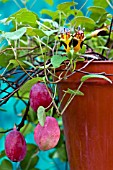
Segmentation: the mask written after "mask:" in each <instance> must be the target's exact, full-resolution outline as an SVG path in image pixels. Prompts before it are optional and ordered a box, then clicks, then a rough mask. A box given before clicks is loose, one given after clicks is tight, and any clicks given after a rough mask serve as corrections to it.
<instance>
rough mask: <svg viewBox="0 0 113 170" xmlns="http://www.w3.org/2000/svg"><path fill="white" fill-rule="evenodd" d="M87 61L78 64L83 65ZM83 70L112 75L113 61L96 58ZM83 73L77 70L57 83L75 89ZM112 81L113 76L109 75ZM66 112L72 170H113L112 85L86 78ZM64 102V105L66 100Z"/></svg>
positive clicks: (64, 118) (60, 88)
mask: <svg viewBox="0 0 113 170" xmlns="http://www.w3.org/2000/svg"><path fill="white" fill-rule="evenodd" d="M84 64H86V63H82V62H81V63H78V65H77V68H81V67H82V66H83V65H84ZM83 70H84V71H88V72H90V73H100V72H105V73H107V74H113V62H110V61H98V62H97V61H95V62H92V63H90V64H89V65H88V66H87V67H86V68H85V69H83ZM83 75H84V74H82V73H78V72H77V73H75V74H74V75H72V76H71V77H69V78H68V79H66V80H63V81H61V82H60V83H59V84H58V91H59V98H60V99H61V98H62V95H63V90H66V89H67V88H71V89H76V87H78V84H79V83H80V78H81V77H82V76H83ZM108 77H109V78H110V79H111V80H112V81H113V76H108ZM81 91H82V92H83V93H84V96H76V97H75V98H74V100H73V101H72V102H71V104H70V105H69V107H68V108H67V110H66V111H65V112H64V114H63V123H64V133H65V137H66V148H67V154H68V160H69V164H70V169H71V170H113V84H110V83H109V82H107V81H105V80H103V79H89V80H87V81H86V82H85V83H84V84H83V86H82V88H81ZM67 98H68V97H66V98H65V99H64V102H63V103H62V105H61V109H62V108H63V107H64V105H65V103H66V101H67Z"/></svg>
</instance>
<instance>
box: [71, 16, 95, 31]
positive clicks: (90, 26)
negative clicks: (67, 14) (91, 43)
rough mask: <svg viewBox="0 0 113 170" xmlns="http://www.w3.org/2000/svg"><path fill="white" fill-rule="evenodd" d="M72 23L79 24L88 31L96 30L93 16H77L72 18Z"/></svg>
mask: <svg viewBox="0 0 113 170" xmlns="http://www.w3.org/2000/svg"><path fill="white" fill-rule="evenodd" d="M71 24H72V25H76V27H78V26H79V25H80V26H81V27H83V28H85V30H87V31H91V30H94V28H95V25H96V24H95V21H94V20H93V19H91V18H88V17H85V16H77V17H75V18H74V19H73V20H71Z"/></svg>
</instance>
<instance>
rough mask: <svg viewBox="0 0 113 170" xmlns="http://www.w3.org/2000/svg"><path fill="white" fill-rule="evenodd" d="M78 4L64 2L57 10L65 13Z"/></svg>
mask: <svg viewBox="0 0 113 170" xmlns="http://www.w3.org/2000/svg"><path fill="white" fill-rule="evenodd" d="M77 4H78V3H75V2H63V3H61V4H59V5H58V6H57V9H58V10H59V11H64V12H65V11H66V10H67V9H70V7H71V6H75V5H77Z"/></svg>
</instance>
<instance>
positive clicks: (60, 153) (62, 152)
mask: <svg viewBox="0 0 113 170" xmlns="http://www.w3.org/2000/svg"><path fill="white" fill-rule="evenodd" d="M49 156H50V158H52V159H55V158H59V159H60V160H61V161H63V162H66V161H67V153H66V148H65V145H64V144H62V145H61V147H59V148H57V149H56V150H55V151H54V152H52V153H51V154H50V155H49Z"/></svg>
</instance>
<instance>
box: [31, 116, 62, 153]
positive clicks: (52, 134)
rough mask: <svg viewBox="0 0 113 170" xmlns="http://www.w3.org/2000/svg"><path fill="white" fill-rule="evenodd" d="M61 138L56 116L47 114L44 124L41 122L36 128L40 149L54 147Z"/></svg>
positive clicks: (36, 140)
mask: <svg viewBox="0 0 113 170" xmlns="http://www.w3.org/2000/svg"><path fill="white" fill-rule="evenodd" d="M59 138H60V128H59V126H58V122H57V120H56V119H55V118H53V117H50V116H47V117H46V120H45V124H44V126H41V125H40V124H39V123H38V125H37V126H36V128H35V130H34V139H35V142H36V143H37V145H38V147H39V148H40V150H49V149H52V148H54V147H55V146H56V145H57V143H58V141H59Z"/></svg>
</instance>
